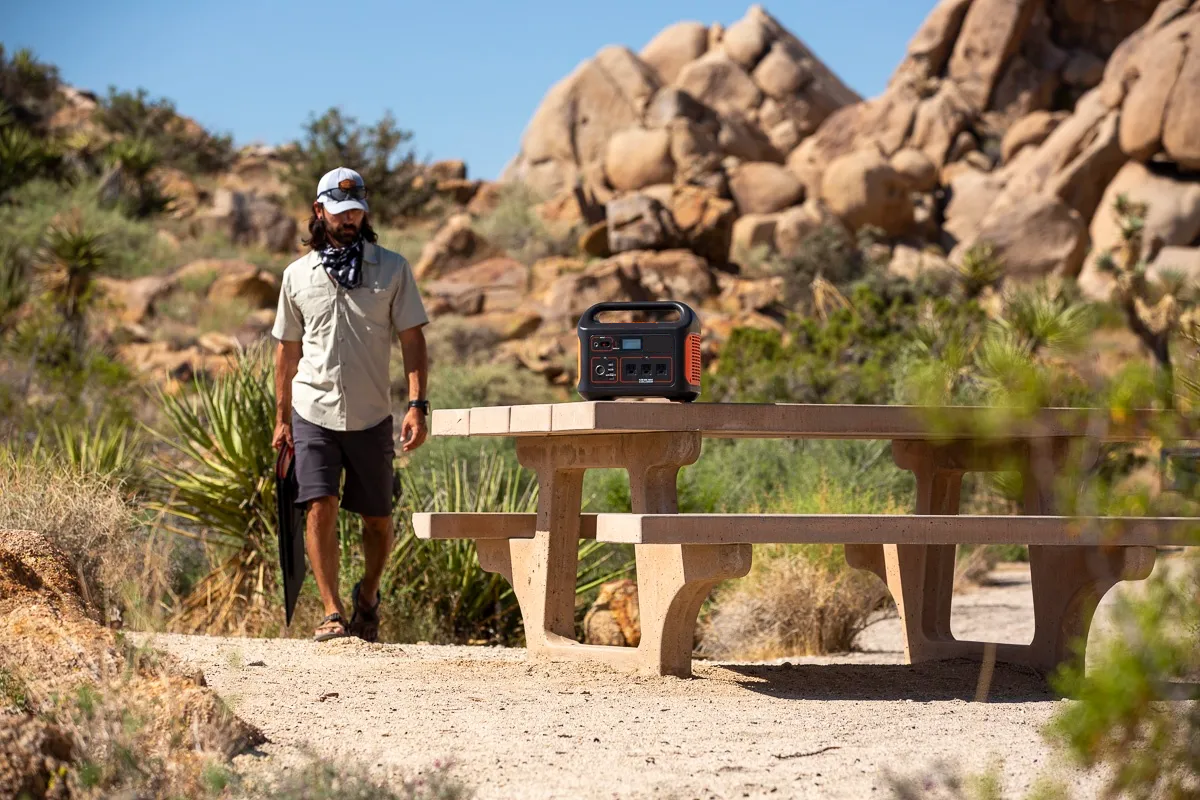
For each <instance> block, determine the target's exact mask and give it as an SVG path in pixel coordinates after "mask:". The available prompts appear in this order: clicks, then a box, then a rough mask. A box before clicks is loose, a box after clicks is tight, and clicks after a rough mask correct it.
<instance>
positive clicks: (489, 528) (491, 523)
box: [413, 511, 596, 540]
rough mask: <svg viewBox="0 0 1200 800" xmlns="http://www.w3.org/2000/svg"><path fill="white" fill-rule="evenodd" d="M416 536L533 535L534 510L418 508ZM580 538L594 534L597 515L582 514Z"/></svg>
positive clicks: (590, 537)
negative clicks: (506, 511)
mask: <svg viewBox="0 0 1200 800" xmlns="http://www.w3.org/2000/svg"><path fill="white" fill-rule="evenodd" d="M413 531H414V532H415V533H416V534H417V538H418V539H494V540H500V539H532V538H533V535H534V534H535V533H536V532H537V514H513V513H508V514H506V513H501V512H482V511H481V512H420V513H416V514H413ZM579 538H580V539H595V538H596V515H595V514H582V515H581V519H580V522H579Z"/></svg>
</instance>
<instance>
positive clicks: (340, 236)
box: [328, 222, 360, 247]
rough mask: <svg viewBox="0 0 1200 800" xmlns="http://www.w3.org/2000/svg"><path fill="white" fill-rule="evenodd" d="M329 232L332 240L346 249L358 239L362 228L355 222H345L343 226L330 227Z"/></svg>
mask: <svg viewBox="0 0 1200 800" xmlns="http://www.w3.org/2000/svg"><path fill="white" fill-rule="evenodd" d="M328 232H329V238H330V239H332V240H333V241H334V242H335V243H336V244H338V245H341V246H342V247H345V246H346V245H348V244H351V243H352V242H353V241H354V240H355V239H357V238H358V234H359V232H360V228H359V226H357V225H355V224H354V223H353V222H343V223H342V224H341V225H337V226H333V225H330V226H328Z"/></svg>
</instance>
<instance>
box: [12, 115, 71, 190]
mask: <svg viewBox="0 0 1200 800" xmlns="http://www.w3.org/2000/svg"><path fill="white" fill-rule="evenodd" d="M61 158H62V156H61V154H60V153H59V152H58V150H57V148H55V147H54V145H53V144H52V143H49V142H48V141H47V140H46V139H45V138H43V137H40V136H37V135H35V134H34V133H32V132H30V131H28V130H26V129H25V128H21V127H18V126H16V125H11V124H10V125H5V124H0V197H3V196H5V195H7V194H9V193H10V192H11V191H12V190H13V189H16V188H17V187H19V186H21V185H22V184H24V183H26V182H28V181H31V180H33V179H34V178H43V177H47V176H50V175H53V174H54V171H55V167H56V166H57V165H58V163H59V161H60V160H61Z"/></svg>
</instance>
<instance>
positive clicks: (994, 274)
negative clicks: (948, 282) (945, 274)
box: [955, 242, 1004, 298]
mask: <svg viewBox="0 0 1200 800" xmlns="http://www.w3.org/2000/svg"><path fill="white" fill-rule="evenodd" d="M955 270H956V271H957V273H958V280H959V283H960V284H961V285H962V289H963V293H964V294H966V296H967V297H968V298H975V297H979V295H980V294H982V293H983V290H984V289H987V288H989V287H993V286H995V285H996V284H998V283H999V282H1000V279H1001V278H1003V277H1004V262H1003V261H1002V260H1001V259H999V258H997V257H996V249H995V248H994V247H993V246H992V245H991V243H989V242H980V243H978V244H975V245H972V246H971V247H970V248H969V249H968V250H967V252H966V253H964V254H963V258H962V263H960V264H957V265H955Z"/></svg>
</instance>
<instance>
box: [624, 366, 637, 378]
mask: <svg viewBox="0 0 1200 800" xmlns="http://www.w3.org/2000/svg"><path fill="white" fill-rule="evenodd" d="M625 374H626V375H628V376H629V377H631V378H633V377H636V376H637V364H633V363H626V364H625Z"/></svg>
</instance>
